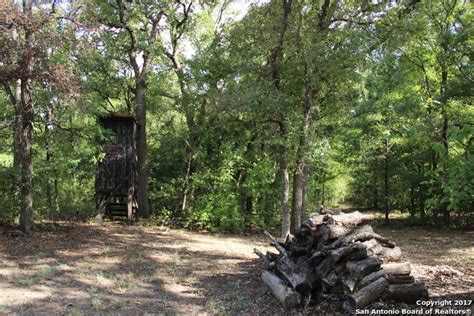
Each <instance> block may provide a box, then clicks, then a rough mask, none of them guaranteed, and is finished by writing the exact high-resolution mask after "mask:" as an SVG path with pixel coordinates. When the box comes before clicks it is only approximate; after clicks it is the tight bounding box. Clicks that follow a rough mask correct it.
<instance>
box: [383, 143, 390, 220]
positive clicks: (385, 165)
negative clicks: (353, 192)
mask: <svg viewBox="0 0 474 316" xmlns="http://www.w3.org/2000/svg"><path fill="white" fill-rule="evenodd" d="M384 150H385V153H384V174H383V179H384V188H383V191H384V197H383V202H384V211H385V223H386V224H388V221H389V219H388V213H389V203H388V194H389V187H388V167H389V166H388V155H389V146H388V140H384Z"/></svg>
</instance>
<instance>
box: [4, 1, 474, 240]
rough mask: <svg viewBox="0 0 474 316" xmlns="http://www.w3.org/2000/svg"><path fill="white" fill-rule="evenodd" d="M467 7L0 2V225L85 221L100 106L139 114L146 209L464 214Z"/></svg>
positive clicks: (276, 214)
mask: <svg viewBox="0 0 474 316" xmlns="http://www.w3.org/2000/svg"><path fill="white" fill-rule="evenodd" d="M472 9H473V7H472V4H471V3H470V2H469V1H465V0H421V1H420V0H394V1H375V0H374V1H372V0H365V1H364V0H360V1H357V0H354V1H340V0H318V1H306V0H275V1H273V0H272V1H255V3H249V2H247V1H240V2H238V1H234V2H233V1H229V0H223V1H189V0H177V1H154V0H137V1H122V0H108V1H103V0H78V1H56V0H54V1H53V0H51V1H33V0H22V1H17V0H5V1H1V4H0V36H1V37H0V82H1V84H2V89H1V91H0V109H1V110H0V116H1V117H0V135H1V137H0V187H1V190H0V220H1V221H2V222H3V223H12V222H14V221H15V219H17V218H19V224H20V227H21V228H22V229H23V230H24V231H26V232H29V231H31V229H32V225H33V220H40V219H67V218H70V217H71V216H76V217H79V218H81V219H84V220H86V219H87V218H91V217H92V216H93V215H94V210H95V206H94V180H95V170H96V166H97V163H98V161H100V160H101V159H102V158H103V156H104V152H103V149H102V146H101V143H102V142H103V141H104V140H105V139H107V137H109V136H108V134H107V131H105V130H103V129H101V128H100V125H99V123H98V122H99V117H101V116H104V115H107V113H128V114H131V115H133V116H134V117H135V118H136V121H137V123H138V129H137V138H136V141H137V158H138V168H139V172H138V187H137V188H138V204H139V211H138V215H139V217H140V218H148V217H152V218H154V219H156V220H157V221H160V222H163V223H165V224H167V225H178V226H182V227H187V228H193V229H194V228H199V229H208V230H212V231H233V232H241V231H244V230H249V229H259V228H268V227H272V228H275V227H280V226H281V233H282V234H283V235H286V234H287V233H288V232H289V231H290V229H293V228H294V227H297V226H299V224H300V221H301V218H302V217H303V216H304V214H306V213H309V212H313V211H315V210H318V209H319V207H320V205H321V204H323V205H325V206H337V205H340V204H341V203H345V204H349V205H353V206H354V207H358V208H368V209H376V210H380V211H381V212H384V213H385V216H386V219H387V220H388V219H389V218H390V214H391V213H392V212H394V211H402V212H407V213H409V214H410V215H411V217H412V219H413V220H414V221H417V222H419V223H439V222H445V223H449V222H456V223H457V222H458V221H455V220H457V219H459V218H471V217H472V212H473V211H474V198H473V195H474V158H473V154H474V153H473V146H472V145H473V139H474V107H473V103H472V102H473V87H474V85H473V80H474V69H473V66H472V59H473V54H474V50H473V48H474V40H473V30H474V29H473V21H474V17H473V11H472ZM464 223H465V222H464Z"/></svg>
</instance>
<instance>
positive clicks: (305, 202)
mask: <svg viewBox="0 0 474 316" xmlns="http://www.w3.org/2000/svg"><path fill="white" fill-rule="evenodd" d="M308 176H309V166H308V165H304V168H303V192H302V195H303V200H302V204H301V213H300V223H302V222H303V221H304V217H305V214H306V208H307V206H308Z"/></svg>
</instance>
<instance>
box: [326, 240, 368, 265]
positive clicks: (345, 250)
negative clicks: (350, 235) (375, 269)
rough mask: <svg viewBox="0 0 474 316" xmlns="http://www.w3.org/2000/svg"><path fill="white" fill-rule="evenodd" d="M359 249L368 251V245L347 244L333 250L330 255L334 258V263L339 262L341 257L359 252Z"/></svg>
mask: <svg viewBox="0 0 474 316" xmlns="http://www.w3.org/2000/svg"><path fill="white" fill-rule="evenodd" d="M359 251H366V247H365V246H364V245H363V244H351V245H348V246H345V247H341V248H337V249H334V250H331V252H330V253H329V255H330V256H331V257H332V259H333V260H334V263H337V262H339V260H341V258H343V257H345V256H347V255H350V254H353V253H357V252H359ZM366 257H367V255H366Z"/></svg>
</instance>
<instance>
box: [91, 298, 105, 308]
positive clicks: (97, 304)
mask: <svg viewBox="0 0 474 316" xmlns="http://www.w3.org/2000/svg"><path fill="white" fill-rule="evenodd" d="M90 300H91V305H92V306H94V307H95V308H98V307H100V306H101V305H102V304H104V302H103V301H102V300H101V299H100V298H99V297H91V298H90Z"/></svg>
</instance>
